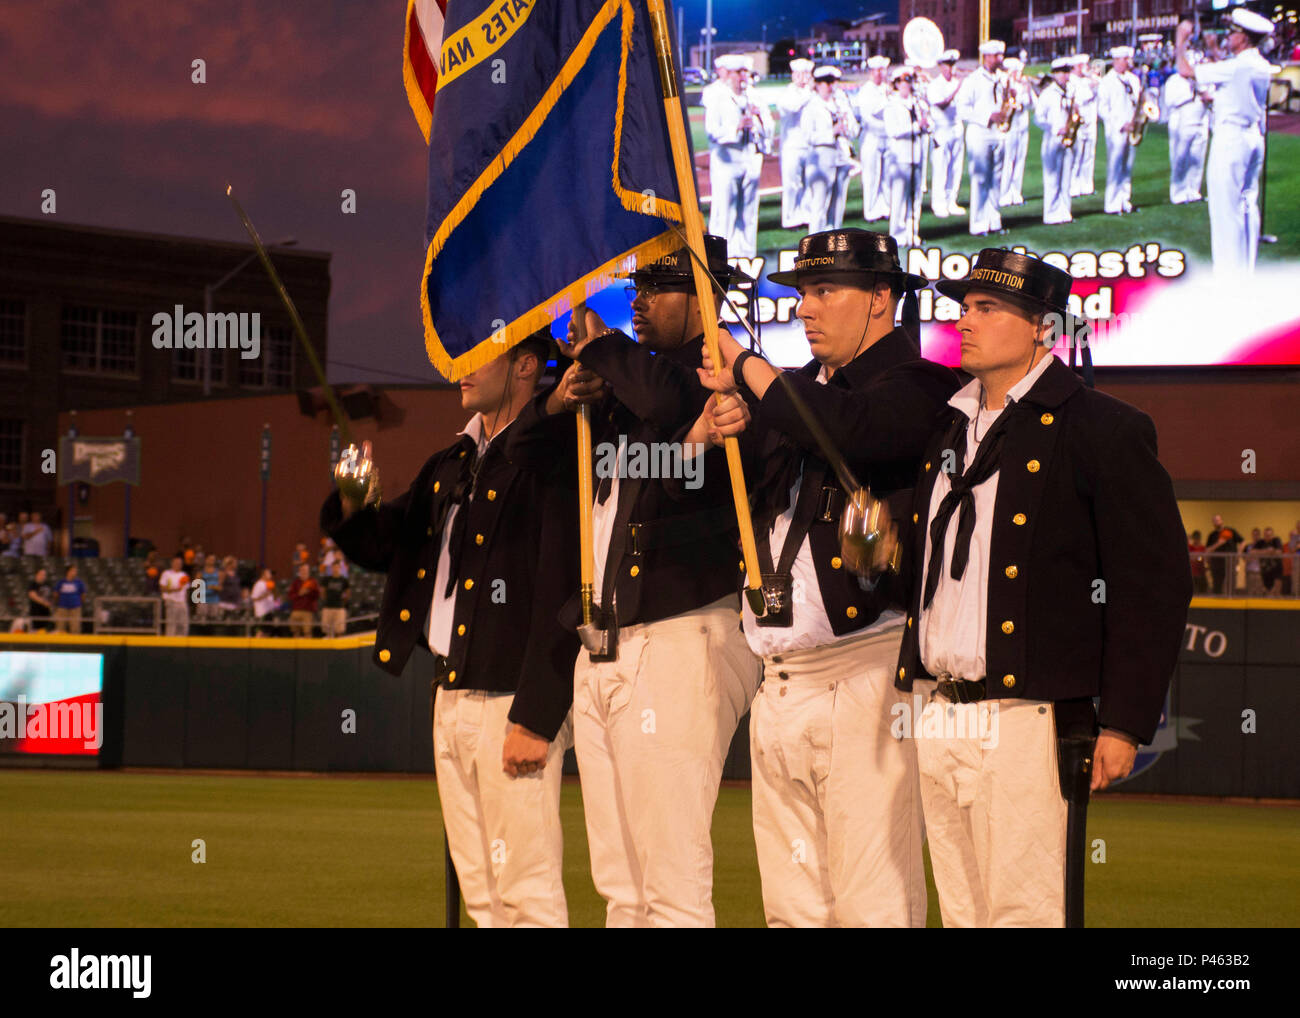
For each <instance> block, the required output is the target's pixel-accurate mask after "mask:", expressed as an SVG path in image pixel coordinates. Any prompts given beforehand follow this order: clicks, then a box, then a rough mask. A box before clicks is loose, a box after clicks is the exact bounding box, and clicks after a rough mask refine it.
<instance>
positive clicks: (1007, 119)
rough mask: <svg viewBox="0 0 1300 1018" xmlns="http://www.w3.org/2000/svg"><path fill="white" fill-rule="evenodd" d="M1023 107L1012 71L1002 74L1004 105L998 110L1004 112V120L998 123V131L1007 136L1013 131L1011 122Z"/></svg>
mask: <svg viewBox="0 0 1300 1018" xmlns="http://www.w3.org/2000/svg"><path fill="white" fill-rule="evenodd" d="M1022 108H1023V107H1022V106H1021V104H1020V93H1019V90H1018V89H1017V88H1016V83H1015V81H1014V80H1013V79H1012V77H1011V72H1010V71H1003V72H1002V105H1001V106H1000V107H998V109H999V110H1000V111H1001V112H1002V120H1001V121H1000V122H999V123H998V130H999V131H1001V132H1002V133H1003V134H1006V133H1007V132H1008V131H1010V130H1011V121H1012V119H1013V118H1014V117H1015V115H1016V114H1017V113H1019V112H1020V110H1021V109H1022Z"/></svg>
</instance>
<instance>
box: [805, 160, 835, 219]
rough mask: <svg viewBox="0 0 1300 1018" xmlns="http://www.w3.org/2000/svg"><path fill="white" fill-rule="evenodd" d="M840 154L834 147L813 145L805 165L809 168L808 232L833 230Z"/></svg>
mask: <svg viewBox="0 0 1300 1018" xmlns="http://www.w3.org/2000/svg"><path fill="white" fill-rule="evenodd" d="M838 164H839V152H838V151H837V150H836V148H835V146H834V145H812V146H810V147H809V149H808V157H807V160H806V161H805V163H804V165H805V167H807V174H808V175H807V177H805V180H806V181H807V185H808V190H807V192H806V193H805V201H806V202H807V204H806V206H805V207H806V209H807V211H808V232H809V233H821V232H822V231H823V230H829V229H830V228H831V219H832V216H833V215H834V214H835V208H834V204H835V198H836V194H835V189H836V179H837V174H838V173H839V169H838Z"/></svg>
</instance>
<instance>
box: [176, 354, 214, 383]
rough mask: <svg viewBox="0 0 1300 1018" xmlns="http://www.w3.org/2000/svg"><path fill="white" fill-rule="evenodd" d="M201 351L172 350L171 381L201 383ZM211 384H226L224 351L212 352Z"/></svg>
mask: <svg viewBox="0 0 1300 1018" xmlns="http://www.w3.org/2000/svg"><path fill="white" fill-rule="evenodd" d="M205 352H206V351H203V350H172V351H171V357H172V380H173V381H176V382H202V381H203V355H204V353H205ZM211 354H212V384H213V385H225V384H226V351H225V350H212V351H211Z"/></svg>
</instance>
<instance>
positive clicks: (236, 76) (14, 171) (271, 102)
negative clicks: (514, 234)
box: [0, 0, 436, 381]
mask: <svg viewBox="0 0 1300 1018" xmlns="http://www.w3.org/2000/svg"><path fill="white" fill-rule="evenodd" d="M403 13H404V5H403V4H402V3H400V2H394V3H387V4H371V3H364V4H363V3H355V2H353V3H348V2H345V0H331V2H321V0H314V2H307V0H287V2H281V3H276V4H269V3H253V2H248V0H245V2H234V3H231V2H221V3H217V2H212V0H201V2H196V3H171V4H158V3H148V2H143V0H118V2H115V3H113V4H103V5H100V4H84V3H82V4H78V3H71V2H66V0H56V2H49V0H11V2H7V3H6V4H5V15H4V17H3V18H2V19H0V118H2V119H3V121H4V123H5V133H6V135H7V138H8V139H9V140H10V141H11V142H13V143H12V144H11V145H9V146H8V151H7V152H6V157H5V160H4V162H5V166H4V170H3V171H2V173H3V179H4V186H3V188H0V212H3V213H5V214H9V215H18V216H28V217H36V216H38V215H39V214H40V213H39V201H40V192H41V190H42V189H44V188H47V187H53V188H55V189H56V191H57V193H58V203H59V204H58V217H59V219H60V220H61V221H64V222H68V223H85V224H90V225H96V226H107V227H117V228H124V229H135V230H145V231H150V232H158V233H172V234H180V235H184V236H193V237H208V238H214V239H220V240H234V241H244V240H246V236H245V235H244V233H243V229H242V227H241V226H240V225H239V222H238V220H237V219H236V218H235V216H234V215H233V213H232V211H231V209H230V207H229V203H228V202H227V201H226V199H225V195H224V188H225V184H226V183H227V182H233V183H234V184H235V186H236V188H237V191H238V193H239V195H240V197H241V201H242V202H243V203H244V205H245V207H246V208H247V209H248V211H249V213H250V215H251V216H252V217H253V219H254V221H255V222H256V223H257V224H258V228H259V231H260V232H261V233H262V235H263V236H264V237H265V238H267V239H268V240H274V239H278V238H280V237H283V236H286V235H290V234H291V235H293V236H295V237H296V238H297V239H298V243H299V245H300V246H301V247H303V248H308V249H315V250H323V251H329V252H331V253H332V255H333V259H332V263H331V275H332V278H333V287H332V295H331V299H330V356H331V362H332V367H331V370H330V375H331V379H332V380H345V379H365V380H376V379H378V378H379V377H380V376H378V375H376V374H375V372H374V371H373V370H371V369H369V368H364V367H363V368H361V369H355V368H345V367H343V366H342V364H343V363H349V364H361V365H374V366H375V367H377V368H381V369H387V370H388V371H389V372H390V378H391V379H392V380H408V381H409V380H412V379H413V378H423V379H429V380H433V379H435V378H436V375H435V374H434V372H433V369H432V368H431V366H430V365H429V364H428V360H427V358H426V356H425V353H424V346H423V337H422V333H421V326H420V320H419V305H418V296H419V277H420V271H421V269H422V267H423V230H424V206H425V172H426V171H425V166H426V150H425V146H424V142H423V139H422V137H421V136H420V133H419V128H418V127H417V126H416V123H415V120H414V118H413V117H412V116H411V113H410V110H409V108H408V106H407V103H406V95H405V92H404V90H403V87H402V80H401V49H402V27H403V25H402V20H403ZM195 59H202V60H204V61H205V63H206V77H207V81H206V83H205V84H195V83H193V82H192V80H191V73H192V72H191V62H192V61H193V60H195ZM344 188H353V189H355V191H356V192H357V214H356V215H344V214H342V212H341V209H340V202H341V199H340V192H341V191H342V190H343V189H344ZM333 362H339V363H333Z"/></svg>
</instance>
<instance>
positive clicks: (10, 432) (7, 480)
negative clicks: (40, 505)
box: [0, 418, 23, 488]
mask: <svg viewBox="0 0 1300 1018" xmlns="http://www.w3.org/2000/svg"><path fill="white" fill-rule="evenodd" d="M22 484H23V422H22V421H21V420H16V419H13V418H3V419H0V485H3V486H5V487H9V488H21V487H22Z"/></svg>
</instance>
